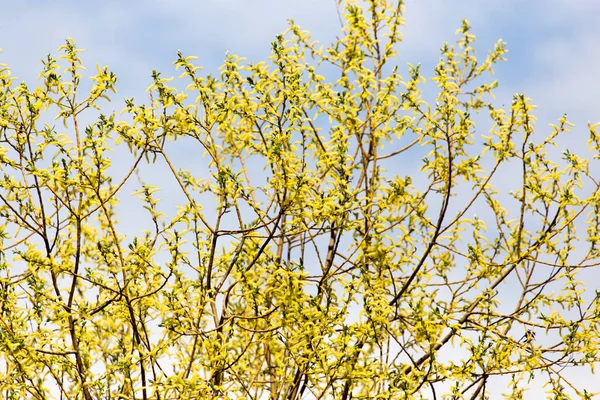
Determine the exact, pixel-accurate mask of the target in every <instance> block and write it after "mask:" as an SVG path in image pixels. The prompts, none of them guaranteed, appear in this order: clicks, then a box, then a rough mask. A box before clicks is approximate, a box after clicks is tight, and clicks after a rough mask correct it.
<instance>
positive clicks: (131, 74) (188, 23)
mask: <svg viewBox="0 0 600 400" xmlns="http://www.w3.org/2000/svg"><path fill="white" fill-rule="evenodd" d="M335 3H336V2H335V0H277V1H275V0H253V1H249V0H221V1H216V0H213V1H208V0H204V1H180V0H170V1H166V0H147V1H144V2H141V1H103V2H83V1H52V2H51V1H40V0H38V1H27V0H22V1H0V4H1V5H2V7H1V10H2V11H1V13H0V49H2V50H3V52H2V53H1V54H0V63H4V64H8V65H9V66H10V68H11V69H12V73H13V75H14V76H16V77H17V78H18V81H25V82H27V83H28V85H29V86H30V87H35V86H36V80H37V76H38V74H39V73H40V71H41V70H42V63H41V61H40V59H41V58H45V56H46V55H47V54H48V53H52V54H54V55H58V52H57V49H58V47H59V46H61V45H62V44H64V41H65V38H67V37H72V38H73V39H74V40H75V43H76V44H77V46H78V47H79V48H84V49H86V51H85V52H84V53H83V55H82V58H83V62H84V65H86V66H87V67H88V72H89V73H90V74H93V73H94V71H95V68H94V66H95V65H96V64H100V65H108V66H109V68H110V69H111V70H112V71H113V72H115V74H116V75H117V77H118V83H117V94H116V95H113V96H112V98H113V100H114V104H113V105H111V106H110V108H109V110H108V111H112V110H116V111H117V112H118V111H120V110H121V109H122V108H123V102H122V99H123V98H130V97H134V98H136V100H138V101H139V102H141V101H144V102H147V100H148V97H147V94H145V93H144V91H145V90H146V88H147V87H148V86H149V85H150V84H151V77H150V74H151V71H152V70H153V69H156V70H158V71H161V72H162V73H163V76H165V77H168V76H178V75H179V73H177V72H175V70H174V67H172V65H171V64H172V62H173V61H174V60H175V59H176V52H177V50H178V49H180V50H181V51H182V52H183V53H184V54H185V55H195V56H198V59H197V60H195V61H194V62H195V63H196V65H202V66H203V67H204V71H205V72H216V71H217V69H218V67H219V66H220V65H221V63H222V61H223V59H224V55H225V52H226V51H229V52H230V53H235V54H238V55H240V56H243V57H247V58H248V59H249V60H252V61H259V60H263V59H266V57H267V56H268V55H269V54H270V49H271V46H270V43H271V41H272V40H273V39H274V37H275V35H276V34H278V33H281V32H282V31H284V30H285V29H286V27H287V22H286V20H287V19H288V18H292V19H294V20H295V22H296V23H297V24H299V25H300V26H301V27H302V28H303V29H306V30H309V31H311V33H312V36H313V38H314V39H317V40H319V41H320V42H322V43H323V44H325V45H326V44H329V43H331V42H332V41H333V40H334V39H335V36H336V35H338V34H339V22H338V16H337V13H336V7H335ZM598 15H600V1H598V0H544V1H542V0H530V1H516V0H505V1H502V2H498V1H486V0H458V1H448V0H407V1H406V12H405V19H406V25H407V26H406V27H405V29H404V38H405V40H404V42H403V43H402V45H401V46H400V48H399V49H400V53H401V54H400V61H399V62H400V63H401V64H402V63H404V64H405V63H406V62H407V61H410V62H411V63H413V64H417V63H422V65H423V67H422V70H421V71H422V72H423V73H424V75H425V76H431V75H432V71H433V66H434V65H435V63H436V62H437V61H438V59H439V48H440V47H441V46H442V45H443V44H444V42H446V41H448V42H451V43H452V42H454V40H455V39H456V36H455V31H456V29H457V28H459V27H460V25H461V20H462V19H463V18H467V19H468V20H469V21H470V23H471V25H472V27H473V29H472V33H473V34H475V35H476V36H477V44H476V46H475V48H476V50H478V53H479V55H480V56H482V57H483V56H484V55H485V54H486V53H487V51H488V50H490V49H491V48H492V47H493V45H494V44H495V43H496V42H497V40H498V39H503V40H505V41H506V42H507V46H508V50H509V53H508V55H507V59H508V61H507V62H504V63H501V64H499V65H497V66H496V67H495V72H496V75H495V76H496V78H497V79H498V81H499V88H498V89H497V91H496V92H495V93H496V96H497V99H498V101H499V103H500V104H507V105H508V104H510V102H511V99H512V95H513V94H514V93H520V92H524V93H525V95H526V96H527V97H530V98H531V99H532V101H533V103H534V104H535V105H537V107H538V110H537V112H536V115H537V116H538V125H537V126H538V129H539V130H538V132H540V134H541V135H545V134H548V133H550V131H551V130H550V128H549V127H547V125H548V123H555V122H556V121H557V120H558V118H560V117H561V116H562V115H563V114H564V113H567V115H568V119H569V120H570V121H571V122H573V123H575V124H576V127H575V128H573V132H572V134H571V136H569V137H567V138H566V139H564V140H563V141H562V142H560V144H561V145H569V147H570V148H571V149H572V150H575V151H576V152H579V153H583V150H584V149H585V142H586V141H587V139H588V131H587V128H586V125H587V123H588V121H592V122H598V121H600V78H599V76H598V70H600V68H599V65H600V52H599V51H598V43H600V24H599V23H598ZM84 76H85V74H84ZM596 166H597V164H596ZM131 211H132V214H131V215H130V216H134V217H135V215H136V214H135V210H131ZM579 378H580V379H581V380H582V382H583V381H587V380H588V379H590V377H589V376H580V377H579ZM590 388H593V386H591V387H590ZM597 389H598V391H600V384H599V385H597ZM530 394H531V395H532V397H531V398H536V397H535V395H533V394H532V393H530ZM528 398H529V397H528Z"/></svg>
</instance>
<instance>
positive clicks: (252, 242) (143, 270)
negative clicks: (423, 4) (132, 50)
mask: <svg viewBox="0 0 600 400" xmlns="http://www.w3.org/2000/svg"><path fill="white" fill-rule="evenodd" d="M401 3H402V2H401V1H385V0H370V1H368V2H358V1H346V2H344V3H343V4H340V5H339V6H340V8H342V9H343V11H344V12H343V20H344V27H343V32H342V34H341V35H340V38H339V39H338V40H337V41H336V42H335V43H333V44H332V45H330V46H325V47H323V46H321V45H320V44H318V43H317V42H315V41H313V39H312V38H311V36H310V35H309V33H308V32H305V31H302V30H301V29H300V28H299V27H298V26H296V25H295V24H294V23H293V22H291V23H290V28H289V30H288V31H287V32H286V33H285V34H283V35H281V36H278V37H277V38H276V40H275V41H274V42H273V43H272V55H271V56H270V58H269V60H268V61H266V62H260V63H258V64H251V63H249V62H246V61H245V60H244V59H243V58H240V57H237V56H234V55H228V56H227V57H226V59H225V62H224V64H223V66H222V68H221V70H220V74H218V75H214V76H213V75H208V74H203V73H202V72H201V71H200V68H199V67H197V66H195V64H193V62H192V60H193V57H185V56H184V55H182V54H179V55H178V58H177V61H176V62H175V63H174V65H175V68H176V69H177V70H179V72H180V73H181V76H180V78H181V80H182V82H185V84H187V87H186V88H185V90H179V89H177V88H176V87H173V86H170V85H171V83H170V82H171V79H166V78H163V77H162V76H161V75H160V74H159V73H158V72H155V73H153V83H152V86H151V87H150V88H149V92H150V102H149V103H147V104H140V103H136V102H135V101H134V100H127V101H126V109H125V110H124V114H125V115H124V116H123V117H119V116H118V115H117V114H115V113H114V112H110V111H108V112H106V110H107V109H108V108H107V102H106V100H108V94H109V93H110V92H114V91H115V85H116V77H115V75H114V74H113V73H111V72H110V71H109V69H108V68H107V67H104V68H101V67H99V68H98V70H97V74H96V75H94V76H92V77H91V79H92V81H93V84H92V87H91V89H90V90H86V91H84V90H83V89H82V88H80V84H81V82H82V79H83V77H82V71H83V69H84V67H83V65H82V61H81V59H80V52H81V50H80V49H78V48H77V47H76V45H75V43H74V42H73V41H72V40H71V39H69V40H67V42H66V44H65V45H64V46H62V47H61V49H60V50H61V54H62V55H61V56H60V57H59V58H58V59H57V58H54V57H52V56H49V57H48V58H47V59H46V60H45V61H44V67H43V72H42V73H41V75H40V83H39V86H37V87H36V88H32V87H30V86H28V85H26V84H24V83H23V84H20V85H19V84H17V83H16V82H15V80H14V78H12V77H11V74H10V71H9V69H8V67H7V66H5V65H3V66H2V67H1V70H0V142H1V147H0V166H1V170H2V174H1V175H2V176H1V179H0V240H1V241H0V250H1V251H0V361H1V362H0V397H1V398H2V399H50V398H61V399H85V400H91V399H133V398H136V399H204V398H206V399H219V398H230V399H237V398H249V399H301V398H303V399H326V398H330V399H351V398H352V399H421V398H422V399H426V398H427V399H434V398H442V397H443V396H445V397H444V398H449V399H463V398H465V399H475V398H488V397H490V396H492V395H498V396H500V395H501V394H504V395H505V396H506V398H510V399H520V398H523V393H524V391H525V390H526V389H527V388H528V387H529V385H531V384H533V383H538V382H539V381H540V380H541V381H543V382H544V387H545V390H546V391H547V392H548V394H549V396H550V398H553V399H565V398H591V393H590V392H588V391H586V388H583V387H578V386H577V385H575V384H573V383H572V382H570V380H569V378H568V377H567V376H565V375H564V370H565V368H566V367H573V366H577V367H578V368H581V369H582V371H583V373H587V374H590V369H591V371H593V370H594V367H595V365H596V363H597V362H598V361H599V356H598V347H599V346H600V343H599V336H598V329H599V326H600V304H599V294H600V291H599V290H598V289H600V287H599V286H600V285H598V283H597V282H596V283H594V282H593V281H591V282H588V286H587V289H588V290H587V291H586V290H585V289H586V287H585V285H584V284H583V282H581V280H580V279H581V278H578V274H581V273H582V272H580V271H581V270H582V269H587V272H589V270H590V269H596V268H598V266H597V265H598V263H599V262H600V253H599V246H600V242H599V241H600V231H599V225H600V216H599V215H600V210H599V208H600V190H599V181H600V176H598V172H596V175H595V176H594V175H593V174H592V171H591V169H590V168H589V163H590V160H591V158H592V157H593V158H598V154H599V150H600V135H599V134H598V133H596V125H590V126H589V132H590V139H589V142H588V143H589V150H590V155H588V156H585V157H579V156H577V155H575V154H573V153H571V152H569V151H568V150H567V151H564V153H563V157H562V158H557V157H553V156H552V154H557V149H556V147H555V144H554V142H553V141H554V140H555V139H556V137H557V136H558V135H562V134H563V133H565V132H567V131H568V128H569V126H570V124H569V122H568V120H567V119H566V117H563V118H560V119H559V120H558V122H557V124H556V125H553V126H552V127H551V129H549V130H548V133H547V134H540V133H538V134H535V130H536V127H535V115H534V113H533V110H534V106H533V105H532V104H531V101H530V99H528V98H527V97H525V96H524V95H521V94H519V95H515V96H514V98H513V100H512V104H510V107H508V108H506V109H505V110H504V109H500V108H497V106H496V105H495V102H494V101H493V97H492V92H493V90H494V89H495V88H496V86H497V84H496V82H495V81H491V80H489V79H490V78H489V77H488V76H489V75H490V73H491V72H492V67H493V65H494V64H495V63H497V62H498V61H501V60H503V56H504V54H505V52H506V50H505V46H504V44H503V43H502V42H498V43H497V45H496V46H495V47H494V48H493V49H492V50H491V51H490V52H489V54H488V55H487V56H486V57H484V58H483V59H481V58H480V59H479V60H478V59H477V58H476V54H475V50H474V48H473V43H474V40H475V37H474V36H473V35H472V34H471V32H470V30H469V25H468V23H467V22H466V21H465V22H464V24H463V26H462V28H461V29H459V31H458V35H459V39H458V41H457V43H456V45H454V46H451V45H446V46H444V47H443V48H442V50H441V57H440V61H439V64H438V65H437V66H436V68H435V70H434V71H433V76H432V78H431V83H430V84H428V85H429V86H427V87H431V90H432V91H433V90H435V94H434V96H432V98H433V97H435V98H434V99H433V100H432V101H431V102H427V101H425V99H424V98H425V97H427V96H426V95H424V94H422V88H423V86H424V85H425V84H426V82H427V79H425V77H424V75H423V74H422V73H423V72H422V71H421V70H420V68H419V67H418V66H409V69H408V72H407V74H405V75H404V76H401V74H400V72H399V71H400V69H402V68H400V67H398V66H397V65H395V63H394V60H395V59H394V57H395V54H396V52H397V51H398V49H399V48H400V47H401V38H402V35H401V26H402V25H403V22H404V21H403V18H402V12H403V7H402V4H401ZM81 86H82V85H81ZM96 110H100V112H99V111H96ZM91 116H93V118H92V117H91ZM86 118H87V120H88V121H89V120H90V119H92V120H93V122H92V123H86V122H85V121H86ZM120 118H121V119H120ZM476 122H477V124H478V125H479V126H480V129H479V130H477V129H476ZM54 123H56V125H55V124H54ZM486 124H487V125H486ZM542 130H544V129H542ZM173 141H177V143H176V144H177V145H178V146H177V147H174V143H173ZM180 143H183V144H184V146H186V147H187V148H190V149H196V151H197V153H198V157H197V169H194V170H185V169H183V168H181V167H179V166H178V163H179V155H178V153H177V150H176V149H181V146H179V144H180ZM113 149H117V150H119V151H116V150H114V151H113ZM558 150H559V151H563V150H562V149H558ZM117 154H119V155H120V156H122V155H127V154H130V157H131V160H133V161H132V162H131V165H129V166H128V167H127V169H126V170H124V171H123V170H120V171H119V174H118V176H119V178H117V177H116V175H115V174H114V171H115V165H114V164H113V162H114V161H115V157H116V155H117ZM111 155H112V158H111ZM125 158H126V157H125ZM125 158H123V159H122V160H120V161H119V163H118V164H119V166H123V165H125V164H124V163H125V162H126V160H125ZM149 163H153V164H154V165H153V166H152V168H156V167H157V166H160V167H161V168H163V169H164V171H165V173H167V174H168V176H169V178H168V179H170V180H172V181H170V182H171V183H174V184H175V185H176V187H177V188H178V191H179V193H164V192H163V193H162V196H163V199H162V200H161V199H160V198H159V195H160V191H159V188H158V187H155V186H153V185H151V184H149V183H145V182H144V181H143V180H142V179H141V178H138V179H139V182H140V183H139V185H138V186H137V187H138V189H139V190H138V191H137V192H136V193H137V195H139V197H140V199H141V201H143V203H144V204H145V210H146V211H145V212H146V215H147V221H145V222H144V223H140V229H139V235H138V236H136V237H132V236H131V235H129V236H127V235H125V234H124V233H123V226H122V225H120V224H119V215H122V214H124V213H125V211H126V210H124V209H123V208H119V207H120V206H119V201H120V198H123V197H124V196H129V195H130V193H129V192H124V188H125V187H131V186H130V185H136V184H137V183H136V174H137V173H138V172H139V175H140V176H142V175H143V171H144V170H145V168H149V167H150V166H149V165H148V164H149ZM257 171H258V172H257ZM507 181H510V182H509V183H510V185H513V187H514V188H515V190H512V191H508V190H505V186H506V185H500V186H504V188H503V187H499V186H498V184H499V183H505V182H507ZM169 199H171V200H169ZM173 199H177V201H178V204H177V209H176V210H177V211H176V212H175V213H172V215H168V214H167V213H165V212H163V211H161V210H162V208H161V204H164V202H165V201H167V200H169V201H173ZM142 226H144V227H146V226H150V227H152V228H151V229H150V230H143V229H142ZM129 228H131V227H129ZM134 228H135V227H134ZM576 228H577V229H576ZM590 289H591V290H590ZM502 379H504V381H502V382H504V383H503V384H502V385H501V387H502V388H504V392H502V393H493V392H492V391H491V389H490V387H491V386H492V385H493V384H494V382H496V381H497V380H502ZM506 383H508V386H507V385H506ZM590 386H591V384H590ZM494 387H498V386H494ZM588 390H589V388H588Z"/></svg>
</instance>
